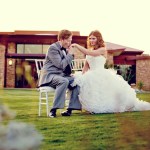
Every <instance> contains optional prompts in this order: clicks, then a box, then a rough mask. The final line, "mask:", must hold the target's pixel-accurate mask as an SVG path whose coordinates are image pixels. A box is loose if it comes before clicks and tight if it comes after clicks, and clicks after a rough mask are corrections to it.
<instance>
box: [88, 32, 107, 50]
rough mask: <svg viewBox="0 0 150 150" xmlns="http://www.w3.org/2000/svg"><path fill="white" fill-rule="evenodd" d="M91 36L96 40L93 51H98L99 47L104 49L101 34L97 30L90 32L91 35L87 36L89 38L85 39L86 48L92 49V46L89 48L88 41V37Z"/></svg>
mask: <svg viewBox="0 0 150 150" xmlns="http://www.w3.org/2000/svg"><path fill="white" fill-rule="evenodd" d="M91 35H93V36H95V37H96V38H97V44H96V45H95V46H94V49H98V48H100V47H105V43H104V40H103V37H102V34H101V33H100V32H99V31H98V30H94V31H91V33H90V34H89V36H88V38H87V48H93V46H91V44H90V41H89V37H90V36H91Z"/></svg>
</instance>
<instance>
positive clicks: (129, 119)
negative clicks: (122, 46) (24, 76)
mask: <svg viewBox="0 0 150 150" xmlns="http://www.w3.org/2000/svg"><path fill="white" fill-rule="evenodd" d="M138 97H139V98H140V99H143V100H145V101H149V102H150V94H148V93H147V94H138ZM50 98H51V99H52V98H53V94H52V95H50ZM0 101H2V103H3V104H6V105H8V106H9V108H10V109H11V110H13V111H15V112H16V117H15V120H16V121H20V122H26V123H29V124H34V125H35V127H36V129H37V130H38V131H39V133H41V134H42V135H43V136H44V139H43V143H42V145H41V148H40V150H148V149H150V136H149V135H150V111H143V112H125V113H116V114H95V115H91V114H89V113H87V112H85V111H83V112H80V111H74V112H73V115H72V116H71V117H62V116H61V115H60V111H58V112H57V118H48V117H46V109H45V106H43V108H42V116H41V117H38V91H36V90H34V89H1V90H0Z"/></svg>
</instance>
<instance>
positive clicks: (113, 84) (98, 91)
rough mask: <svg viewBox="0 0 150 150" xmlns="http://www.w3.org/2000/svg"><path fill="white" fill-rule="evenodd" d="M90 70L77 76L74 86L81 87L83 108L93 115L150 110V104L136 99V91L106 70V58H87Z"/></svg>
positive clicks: (80, 96) (118, 76)
mask: <svg viewBox="0 0 150 150" xmlns="http://www.w3.org/2000/svg"><path fill="white" fill-rule="evenodd" d="M86 59H87V61H88V63H89V66H90V70H88V71H87V72H86V73H85V74H75V80H74V83H73V84H74V85H76V84H77V85H79V86H80V94H79V100H80V102H81V104H82V108H83V109H84V110H87V111H89V112H91V113H114V112H125V111H143V110H150V103H148V102H145V101H142V100H139V99H138V98H136V93H135V90H134V89H132V88H131V87H130V85H129V84H128V83H127V82H126V81H125V80H124V79H123V78H122V77H121V76H120V75H117V74H115V73H114V72H113V71H111V70H110V69H105V68H104V64H105V62H106V58H105V57H103V56H97V57H93V56H86Z"/></svg>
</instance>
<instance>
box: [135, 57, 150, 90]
mask: <svg viewBox="0 0 150 150" xmlns="http://www.w3.org/2000/svg"><path fill="white" fill-rule="evenodd" d="M139 82H142V83H143V84H144V85H143V90H148V91H150V56H149V55H141V56H138V59H137V61H136V85H137V87H138V83H139Z"/></svg>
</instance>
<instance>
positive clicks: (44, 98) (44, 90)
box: [35, 59, 85, 116]
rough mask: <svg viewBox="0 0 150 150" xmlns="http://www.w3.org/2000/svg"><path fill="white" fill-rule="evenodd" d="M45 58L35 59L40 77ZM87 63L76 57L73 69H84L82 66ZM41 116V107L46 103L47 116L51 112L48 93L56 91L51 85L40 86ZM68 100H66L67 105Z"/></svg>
mask: <svg viewBox="0 0 150 150" xmlns="http://www.w3.org/2000/svg"><path fill="white" fill-rule="evenodd" d="M44 61H45V60H44V59H35V64H36V69H37V74H38V78H39V77H40V72H41V69H42V67H43V64H44ZM84 64H85V59H75V60H73V61H72V70H73V71H82V68H83V66H84ZM38 90H39V116H41V108H42V105H46V112H47V116H48V114H49V98H48V93H54V92H55V89H54V88H52V87H50V86H43V87H39V88H38ZM69 94H70V93H69V91H67V93H66V100H68V99H69V96H68V95H69ZM67 103H68V101H66V106H67V105H68V104H67Z"/></svg>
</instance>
